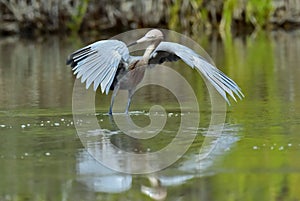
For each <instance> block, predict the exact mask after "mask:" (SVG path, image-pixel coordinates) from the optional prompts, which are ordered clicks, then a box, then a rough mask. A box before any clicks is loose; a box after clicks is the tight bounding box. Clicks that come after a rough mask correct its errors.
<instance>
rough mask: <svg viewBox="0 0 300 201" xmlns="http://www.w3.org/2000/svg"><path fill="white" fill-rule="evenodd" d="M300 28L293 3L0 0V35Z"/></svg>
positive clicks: (284, 0) (283, 0) (287, 0)
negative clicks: (140, 30) (139, 29)
mask: <svg viewBox="0 0 300 201" xmlns="http://www.w3.org/2000/svg"><path fill="white" fill-rule="evenodd" d="M295 25H297V26H298V25H300V2H299V1H298V0H190V1H186V0H147V1H143V0H125V1H120V0H112V1H108V0H100V1H98V0H0V33H1V34H2V35H11V34H16V33H21V34H28V35H37V34H43V33H70V32H73V33H78V32H80V33H83V32H88V33H95V32H96V33H97V32H101V30H107V29H117V30H118V31H120V27H122V29H124V30H127V29H133V28H141V27H157V26H159V27H162V28H169V29H173V30H180V31H181V32H182V31H183V32H184V31H186V32H192V33H195V34H197V33H201V32H203V31H205V32H208V33H211V32H214V31H220V32H224V31H225V32H233V33H240V32H242V33H249V32H252V31H253V30H256V29H274V28H283V29H289V28H291V27H295Z"/></svg>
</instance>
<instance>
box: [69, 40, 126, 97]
mask: <svg viewBox="0 0 300 201" xmlns="http://www.w3.org/2000/svg"><path fill="white" fill-rule="evenodd" d="M128 59H129V52H128V48H127V46H126V44H125V43H123V42H122V41H118V40H102V41H98V42H95V43H93V44H91V45H88V46H86V47H84V48H81V49H79V50H77V51H76V52H74V53H72V54H71V55H70V56H69V57H68V59H67V65H70V64H71V67H72V70H73V71H74V74H75V75H77V78H80V77H81V82H85V81H86V88H89V86H90V85H91V84H92V83H94V90H96V89H97V88H98V86H99V85H100V86H101V91H102V93H104V92H105V93H106V94H108V92H109V89H110V86H111V84H112V82H113V80H114V77H115V75H116V72H117V69H118V67H119V65H125V64H126V63H127V61H128Z"/></svg>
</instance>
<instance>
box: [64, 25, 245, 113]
mask: <svg viewBox="0 0 300 201" xmlns="http://www.w3.org/2000/svg"><path fill="white" fill-rule="evenodd" d="M163 40H164V35H163V33H162V32H161V31H160V30H158V29H152V30H150V31H149V32H147V33H146V35H145V36H144V37H142V38H140V39H139V40H137V41H136V42H134V43H132V44H129V45H128V46H126V44H125V43H124V42H122V41H119V40H101V41H97V42H95V43H92V44H90V45H88V46H86V47H83V48H81V49H79V50H77V51H75V52H74V53H72V54H71V55H70V56H69V57H68V59H67V62H66V64H67V65H71V67H72V70H73V71H74V74H75V75H77V78H80V77H81V82H86V88H89V86H90V85H91V84H92V83H94V90H95V91H96V89H97V88H98V86H99V85H100V86H101V92H102V93H104V92H105V93H106V94H108V92H109V90H113V95H112V98H111V104H110V108H109V114H112V107H113V104H114V98H115V96H116V94H117V92H118V90H119V89H126V90H128V92H129V93H128V102H127V107H126V110H125V113H128V109H129V106H130V102H131V97H132V95H133V93H134V90H135V88H136V86H137V85H138V84H139V83H140V82H141V80H142V79H143V77H144V72H145V67H146V66H150V65H155V64H162V63H163V62H173V61H177V60H179V59H181V60H182V61H183V62H185V63H186V64H187V65H188V66H190V67H191V68H196V69H197V70H199V71H200V72H201V73H202V75H203V76H204V77H205V78H206V79H207V80H208V81H209V82H210V83H211V84H212V85H213V86H214V88H215V89H216V90H217V91H218V92H219V93H220V94H221V96H222V97H223V98H224V99H225V100H226V102H227V103H229V100H228V98H227V95H226V93H227V94H229V95H230V96H231V97H232V98H233V99H234V100H235V101H236V98H235V95H236V96H237V97H239V98H240V99H241V98H242V97H244V95H243V93H242V92H241V90H240V88H239V87H238V85H237V84H236V83H235V82H234V81H233V80H232V79H230V78H229V77H227V76H226V75H225V74H224V73H223V72H221V71H220V70H218V69H217V68H216V67H214V66H213V65H212V64H210V63H209V62H207V61H206V60H205V59H204V58H203V57H201V56H200V55H198V54H197V53H195V52H194V51H193V50H192V49H190V48H188V47H186V46H183V45H181V44H178V43H173V42H165V41H163ZM144 42H149V43H150V45H149V46H148V47H147V48H146V50H145V52H144V55H143V56H131V55H129V50H128V47H129V46H131V45H134V44H139V43H144ZM234 94H235V95H234Z"/></svg>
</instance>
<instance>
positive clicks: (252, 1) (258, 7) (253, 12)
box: [246, 0, 273, 28]
mask: <svg viewBox="0 0 300 201" xmlns="http://www.w3.org/2000/svg"><path fill="white" fill-rule="evenodd" d="M272 12H273V6H272V0H248V2H247V6H246V20H247V21H248V22H251V24H253V25H254V26H255V27H257V28H261V27H264V26H266V25H267V24H268V22H269V19H270V16H271V14H272Z"/></svg>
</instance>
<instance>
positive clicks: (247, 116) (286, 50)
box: [0, 31, 300, 200]
mask: <svg viewBox="0 0 300 201" xmlns="http://www.w3.org/2000/svg"><path fill="white" fill-rule="evenodd" d="M193 39H194V40H196V41H197V42H198V43H199V44H200V45H201V46H202V47H203V48H204V49H206V50H207V52H208V53H209V54H210V55H211V57H212V58H213V60H214V61H215V63H216V65H217V66H218V67H219V68H220V69H221V70H222V71H224V72H225V73H226V74H227V75H229V76H230V77H231V78H232V79H234V80H235V81H236V82H237V83H238V84H239V86H240V87H241V88H242V91H243V93H244V94H245V98H244V99H243V100H241V101H238V102H237V103H234V101H231V102H232V104H231V106H230V107H228V108H227V112H226V119H225V124H224V128H223V133H222V134H221V135H219V136H217V137H216V138H212V139H211V141H209V143H207V144H208V145H209V146H208V149H207V150H205V149H203V150H202V151H200V150H201V149H200V148H201V147H202V145H203V142H205V139H208V138H209V136H208V135H209V130H208V129H209V124H210V118H211V110H212V109H211V103H210V98H209V92H208V90H207V88H206V85H205V83H204V82H203V80H202V78H201V76H199V75H198V74H197V73H195V71H193V70H191V69H189V68H185V67H183V66H184V64H183V63H178V64H176V65H174V68H175V69H177V70H178V71H179V72H180V73H181V74H182V75H184V76H185V77H186V79H187V80H188V81H189V83H190V84H191V85H192V87H193V89H194V90H195V92H196V96H197V99H198V102H199V110H200V112H199V114H200V123H199V126H198V127H189V128H186V129H185V133H184V135H183V136H176V133H177V130H178V128H179V124H180V121H181V117H182V116H184V115H189V114H190V113H188V112H187V113H185V112H183V113H180V106H179V104H178V101H177V100H176V97H174V96H173V95H172V94H171V92H170V91H168V90H166V89H163V88H161V87H157V86H148V87H145V88H142V89H140V90H139V91H137V93H136V94H135V96H134V97H133V102H132V106H131V113H130V117H132V120H133V121H134V122H135V123H136V124H137V125H138V126H146V125H148V124H149V123H150V120H149V108H150V107H151V106H152V105H161V106H163V107H164V108H165V110H166V113H165V114H160V113H159V112H157V113H154V117H155V118H157V119H159V118H160V117H159V116H162V117H163V118H165V119H166V120H167V124H166V126H165V127H164V128H163V130H162V132H160V134H159V135H157V136H155V137H154V138H153V139H147V140H144V141H143V140H135V139H133V138H131V137H129V136H127V135H125V134H124V133H123V132H121V131H120V130H119V129H118V127H116V124H115V122H114V120H112V119H110V118H109V116H108V115H107V114H106V112H107V110H108V107H109V102H110V95H109V96H105V95H102V94H101V93H100V92H97V93H96V95H95V94H92V95H94V96H96V103H95V105H96V114H95V115H91V116H92V117H93V118H96V120H97V122H98V123H99V125H100V126H101V128H90V127H89V130H88V131H87V132H85V133H84V135H85V136H86V137H87V138H86V140H87V141H86V142H84V143H82V142H81V141H80V139H79V137H78V135H77V134H76V129H75V125H77V126H78V125H79V124H80V125H85V123H86V124H88V123H89V122H88V121H86V120H90V119H89V118H90V117H91V116H89V115H85V114H84V118H82V119H81V117H80V116H79V118H75V119H73V114H72V93H73V84H74V80H75V79H74V77H73V76H72V73H71V70H70V69H69V68H68V67H66V66H65V58H66V57H67V55H68V54H69V53H70V52H72V51H73V50H75V49H78V48H79V47H81V46H83V45H84V44H87V43H88V42H90V41H92V39H90V40H89V39H87V40H86V41H84V42H82V41H80V40H79V39H59V38H56V37H49V38H47V39H40V40H36V41H28V40H23V39H18V38H3V39H0V94H1V96H0V137H1V144H0V178H1V179H0V200H153V199H165V200H300V192H299V190H298V189H299V185H300V161H299V154H300V138H299V131H300V81H299V80H298V79H297V78H299V77H300V69H299V66H298V64H299V63H300V57H299V56H298V55H299V52H300V31H293V32H289V33H286V32H274V33H273V32H272V33H264V32H261V33H257V34H253V35H251V36H247V37H242V38H233V39H232V38H230V37H224V38H223V40H222V39H220V38H217V37H211V38H207V37H205V36H203V37H202V38H201V39H200V38H197V37H193ZM157 76H158V77H159V78H161V79H165V80H168V81H169V82H171V83H172V84H174V85H176V84H177V83H176V81H174V80H173V79H172V78H170V77H168V75H165V74H163V73H161V74H160V75H157ZM177 88H179V91H180V90H181V91H180V93H183V92H184V89H181V88H180V86H178V87H177ZM87 93H93V92H92V90H88V91H87ZM125 97H126V94H125ZM82 100H84V97H82ZM87 107H88V105H87ZM121 110H122V109H121ZM155 115H156V116H155ZM116 116H122V115H121V114H116ZM92 120H93V119H92ZM137 134H139V133H138V132H137ZM191 137H192V139H194V141H193V143H192V145H191V146H189V149H188V151H187V152H186V154H185V155H184V156H183V157H181V158H180V159H179V160H178V161H177V162H176V163H174V164H172V165H171V166H169V167H167V168H165V169H163V170H161V171H159V172H156V173H153V174H141V175H136V174H125V173H119V172H116V171H113V170H111V169H109V168H106V167H105V166H103V165H101V163H98V162H97V161H96V160H95V159H94V158H93V157H92V156H91V155H90V154H89V153H88V152H90V153H94V154H96V155H94V157H96V158H97V157H100V156H102V157H106V158H108V159H107V161H109V162H110V163H113V164H115V165H117V166H122V167H127V168H128V167H131V168H132V167H133V166H135V167H143V165H145V164H144V163H143V162H144V161H140V163H138V162H136V163H132V164H130V163H129V164H128V161H126V160H125V159H124V157H122V156H123V155H122V154H120V153H119V152H116V150H115V147H113V146H112V145H115V146H117V147H118V148H120V149H122V150H125V151H128V152H131V153H138V154H142V153H149V152H153V151H156V150H160V149H162V148H163V147H165V146H167V145H168V144H170V143H171V142H172V140H173V139H179V140H178V141H176V144H175V145H176V146H178V147H179V146H184V145H188V143H189V140H190V139H191ZM205 137H206V138H205ZM85 143H86V144H85ZM83 145H85V146H83ZM85 147H86V148H85ZM202 148H203V147H202ZM211 148H213V149H211ZM95 150H97V151H98V152H95ZM93 151H94V152H93ZM103 153H104V156H103ZM106 153H107V154H106ZM108 153H109V154H108ZM199 153H200V156H199ZM97 154H98V155H97ZM99 154H100V155H99ZM101 154H102V155H101ZM201 154H202V155H201ZM112 156H113V157H112ZM202 156H205V157H203V158H202V160H200V161H199V157H202ZM156 160H157V161H158V163H159V161H163V160H166V159H165V158H164V159H161V158H158V159H156ZM125 162H127V163H126V164H125V165H124V163H125ZM128 165H129V166H128ZM130 165H131V166H130ZM145 167H146V166H145ZM155 183H158V184H155ZM151 197H152V198H151Z"/></svg>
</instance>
